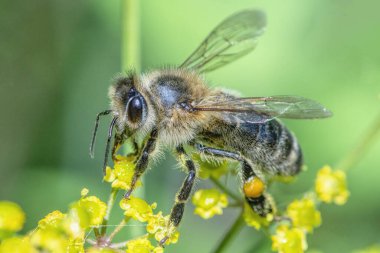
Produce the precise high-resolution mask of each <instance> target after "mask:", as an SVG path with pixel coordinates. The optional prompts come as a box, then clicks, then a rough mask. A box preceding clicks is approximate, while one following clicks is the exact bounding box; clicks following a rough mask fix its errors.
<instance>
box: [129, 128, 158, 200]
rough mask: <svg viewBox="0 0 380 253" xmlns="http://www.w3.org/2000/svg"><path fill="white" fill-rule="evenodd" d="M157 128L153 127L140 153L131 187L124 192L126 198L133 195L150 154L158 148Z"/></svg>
mask: <svg viewBox="0 0 380 253" xmlns="http://www.w3.org/2000/svg"><path fill="white" fill-rule="evenodd" d="M157 133H158V131H157V129H153V130H152V132H151V133H150V136H149V139H148V140H147V141H146V143H145V145H144V148H143V149H142V151H141V154H140V155H139V158H138V159H137V162H136V167H135V172H134V174H133V177H132V183H131V188H130V189H129V190H128V191H127V192H126V193H125V194H124V198H129V196H131V194H132V192H133V190H134V189H135V186H136V183H137V180H139V178H140V177H141V175H142V174H143V173H144V172H145V170H146V168H147V167H148V162H149V155H150V154H152V152H153V151H154V149H155V148H156V142H157Z"/></svg>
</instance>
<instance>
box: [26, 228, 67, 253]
mask: <svg viewBox="0 0 380 253" xmlns="http://www.w3.org/2000/svg"><path fill="white" fill-rule="evenodd" d="M30 237H31V242H32V244H33V245H34V246H35V247H37V248H41V249H42V251H47V252H54V253H67V248H68V245H69V241H68V238H67V236H66V234H65V232H64V231H63V230H60V229H57V228H53V227H48V228H46V229H38V230H36V231H34V232H33V233H32V234H31V236H30Z"/></svg>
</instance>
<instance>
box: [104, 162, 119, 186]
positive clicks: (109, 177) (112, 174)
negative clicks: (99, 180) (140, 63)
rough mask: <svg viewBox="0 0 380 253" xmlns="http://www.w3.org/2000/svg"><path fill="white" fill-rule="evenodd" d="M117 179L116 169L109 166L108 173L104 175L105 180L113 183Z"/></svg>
mask: <svg viewBox="0 0 380 253" xmlns="http://www.w3.org/2000/svg"><path fill="white" fill-rule="evenodd" d="M115 179H116V175H115V172H114V170H113V169H112V168H111V167H110V166H107V167H106V174H105V175H104V177H103V180H104V181H106V182H108V183H112V182H113V181H114V180H115Z"/></svg>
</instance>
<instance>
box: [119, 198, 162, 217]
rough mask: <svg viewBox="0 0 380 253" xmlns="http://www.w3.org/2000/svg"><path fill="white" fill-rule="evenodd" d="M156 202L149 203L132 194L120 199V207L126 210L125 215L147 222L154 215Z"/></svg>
mask: <svg viewBox="0 0 380 253" xmlns="http://www.w3.org/2000/svg"><path fill="white" fill-rule="evenodd" d="M156 206H157V204H156V203H153V204H152V205H149V204H148V203H146V202H145V200H143V199H140V198H136V197H133V196H131V197H130V198H129V199H122V200H121V201H120V208H121V209H123V210H125V212H124V215H125V216H127V217H131V218H133V219H135V220H138V221H140V222H145V221H147V220H148V219H149V217H150V216H151V215H153V209H155V208H156Z"/></svg>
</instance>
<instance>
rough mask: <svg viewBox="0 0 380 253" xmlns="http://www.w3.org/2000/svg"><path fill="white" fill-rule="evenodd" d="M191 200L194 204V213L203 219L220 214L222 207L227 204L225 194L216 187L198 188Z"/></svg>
mask: <svg viewBox="0 0 380 253" xmlns="http://www.w3.org/2000/svg"><path fill="white" fill-rule="evenodd" d="M192 202H193V204H194V206H195V210H194V213H195V214H198V215H199V216H200V217H202V218H203V219H210V218H212V217H213V216H214V215H216V214H218V215H221V214H222V213H223V208H225V207H227V205H228V199H227V195H226V194H224V193H221V192H220V191H219V190H217V189H203V190H198V191H197V192H196V193H195V194H194V196H193V198H192Z"/></svg>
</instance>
